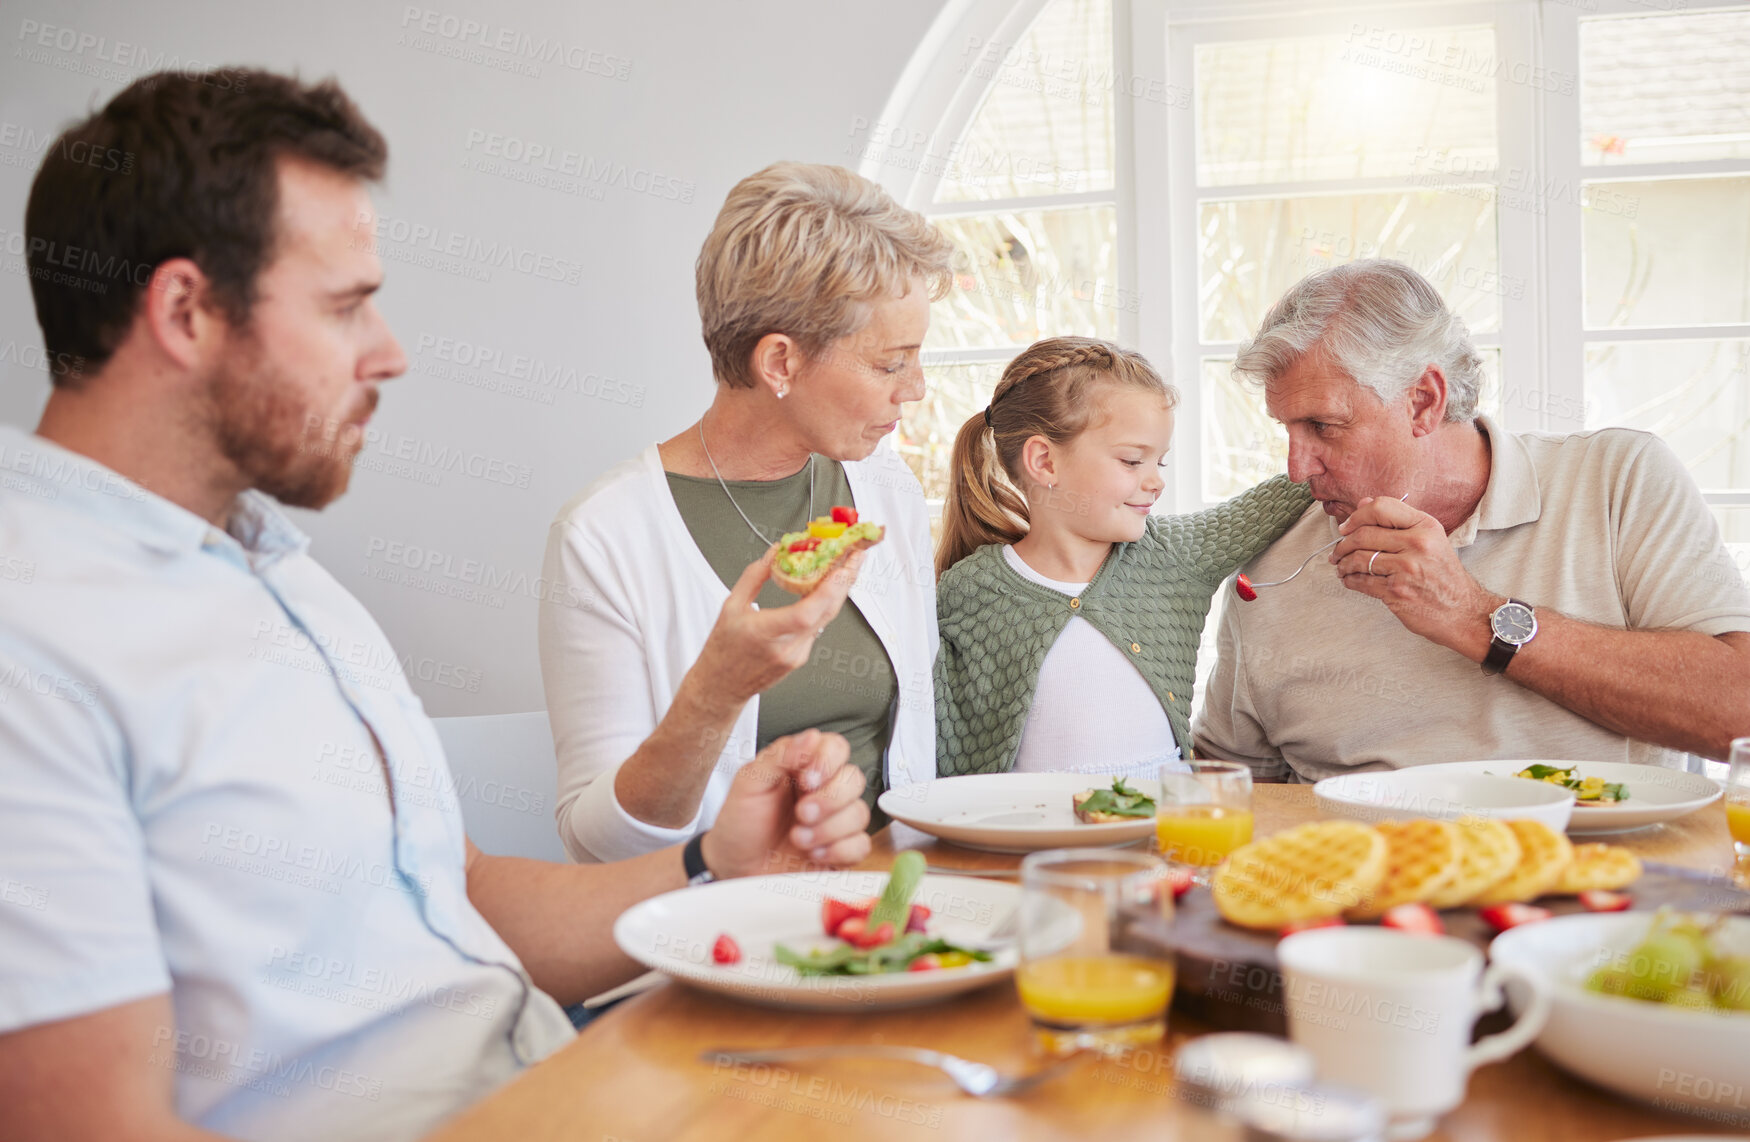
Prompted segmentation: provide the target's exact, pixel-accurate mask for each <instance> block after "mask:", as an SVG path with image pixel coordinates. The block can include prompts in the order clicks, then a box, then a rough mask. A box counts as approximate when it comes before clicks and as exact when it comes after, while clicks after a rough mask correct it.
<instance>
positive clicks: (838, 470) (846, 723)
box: [668, 456, 899, 831]
mask: <svg viewBox="0 0 1750 1142" xmlns="http://www.w3.org/2000/svg"><path fill="white" fill-rule="evenodd" d="M810 467H812V469H813V481H814V496H813V499H814V511H813V515H815V516H823V515H830V514H831V513H832V509H833V507H834V505H842V506H845V507H855V506H856V504H855V503H854V502H853V501H852V498H851V487H850V484H849V482H848V481H847V480H846V479H845V470H844V468H843V467H841V466H840V465H839V463H838V462H837V461H835V460H828V459H827V458H826V457H824V456H816V457H815V458H814V460H813V462H812V464H811V465H809V464H805V465H803V467H802V470H801V471H800V472H798V473H796V474H795V475H794V476H786V477H785V478H784V479H781V480H729V481H727V483H728V485H729V492H730V494H732V495H733V496H734V497H735V500H734V503H731V502H730V499H729V496H726V495H725V494H724V491H723V487H722V485H720V484H719V483H718V482H717V480H716V478H715V477H706V478H699V477H697V476H681V475H677V474H675V473H674V472H670V473H668V486H669V490H670V491H671V492H672V493H673V495H674V502H675V506H676V507H677V508H679V509H680V513H681V519H682V520H683V521H685V522H686V525H687V530H688V531H689V532H690V533H691V534H692V537H693V542H694V543H696V544H698V545H699V550H700V551H701V552H703V553H704V556H705V560H706V562H708V563H710V564H711V569H712V570H713V571H715V572H717V577H718V578H720V579H722V580H723V583H724V585H725V586H729V587H733V586H734V585H735V581H736V580H737V579H739V578H741V573H742V572H743V571H745V570H747V565H748V564H749V563H752V562H754V561H755V560H757V559H759V557H760V556H761V555H763V554H765V550H766V544H765V542H764V541H763V540H761V539H760V537H759V536H757V535H755V534H754V533H753V529H752V528H750V527H748V525H747V522H746V521H745V520H743V519H742V518H741V515H740V514H739V513H738V512H737V511H736V505H740V507H741V511H743V512H746V513H747V516H748V519H751V520H752V521H753V523H754V525H755V526H756V527H758V528H759V529H760V530H761V531H763V532H765V533H766V535H767V536H769V537H771V538H772V539H773V540H776V539H777V538H778V537H779V536H780V535H782V534H783V533H785V532H787V531H802V530H805V529H806V528H807V526H808V520H809V519H810V518H811V516H810V514H809V479H810V475H809V472H810ZM756 601H757V602H758V603H759V605H760V606H761V607H762V608H767V607H783V606H788V605H789V604H791V603H794V602H795V601H796V596H795V595H792V594H790V593H789V592H788V591H786V590H784V589H783V588H782V587H779V586H778V585H777V584H776V583H767V584H766V585H765V586H764V587H763V588H761V590H760V593H759V597H758V599H757V600H756ZM898 693H899V683H898V679H897V678H896V677H895V676H894V672H893V664H892V663H891V662H889V661H888V658H887V651H886V649H885V648H883V647H882V645H881V640H880V639H879V638H877V637H876V635H875V632H874V631H873V630H872V629H870V627H869V624H868V622H867V621H865V620H864V618H863V615H862V613H861V612H859V611H858V610H857V607H856V604H854V603H851V602H850V601H848V600H847V601H846V603H845V605H844V609H843V610H841V611H839V614H838V617H837V618H835V619H834V620H833V621H832V622H830V623H828V624H827V627H826V633H825V634H823V635H821V636H820V637H819V638H817V639H816V640H815V642H814V651H813V653H811V654H810V655H809V658H808V662H807V664H806V665H804V666H801V667H799V668H797V669H796V670H794V671H792V672H791V673H790V674H789V675H788V676H787V677H786V678H784V679H783V680H782V681H780V682H779V683H777V684H776V685H775V686H773V687H771V688H770V689H768V690H766V691H765V692H764V693H763V694H761V695H760V699H759V701H760V712H759V737H758V745H759V748H761V749H764V748H765V747H766V746H767V745H769V744H771V743H772V742H774V741H776V740H777V739H778V738H781V737H783V736H785V735H786V734H794V733H800V732H801V731H803V730H806V729H810V728H815V729H820V730H827V731H831V732H832V733H837V734H843V735H844V736H845V740H846V741H848V742H850V745H851V762H852V764H854V765H855V766H856V767H857V768H858V769H860V770H862V771H863V776H864V777H865V778H866V779H867V782H868V783H867V785H866V786H865V788H864V791H863V799H864V800H865V801H866V802H868V804H869V815H870V822H869V828H870V830H871V831H873V830H875V829H878V828H880V827H881V826H882V825H884V824H886V823H887V822H886V818H885V816H884V815H882V814H881V813H880V811H879V810H877V809H876V808H875V798H877V797H879V796H880V795H881V792H882V790H883V789H885V788H886V776H885V773H886V767H885V765H884V761H885V758H886V756H887V744H888V739H889V738H890V737H891V735H892V730H893V709H894V707H893V703H894V699H895V697H896V696H897V695H898Z"/></svg>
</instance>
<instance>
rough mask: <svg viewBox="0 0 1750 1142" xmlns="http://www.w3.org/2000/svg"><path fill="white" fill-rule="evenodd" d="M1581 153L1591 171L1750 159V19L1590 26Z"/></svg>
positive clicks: (1583, 55)
mask: <svg viewBox="0 0 1750 1142" xmlns="http://www.w3.org/2000/svg"><path fill="white" fill-rule="evenodd" d="M1676 6H1677V7H1682V5H1681V4H1678V5H1676ZM1580 153H1581V155H1582V156H1584V161H1585V162H1587V163H1590V164H1601V163H1611V162H1618V163H1622V162H1630V163H1663V162H1679V161H1685V162H1687V161H1694V160H1699V159H1735V158H1746V157H1750V11H1743V10H1739V11H1736V12H1698V13H1696V14H1694V15H1681V16H1632V17H1628V18H1620V17H1619V18H1616V19H1603V20H1585V21H1582V22H1581V24H1580Z"/></svg>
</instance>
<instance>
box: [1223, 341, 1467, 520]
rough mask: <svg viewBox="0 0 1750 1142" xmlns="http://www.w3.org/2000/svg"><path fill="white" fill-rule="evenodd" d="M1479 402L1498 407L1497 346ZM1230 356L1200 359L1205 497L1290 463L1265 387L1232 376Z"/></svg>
mask: <svg viewBox="0 0 1750 1142" xmlns="http://www.w3.org/2000/svg"><path fill="white" fill-rule="evenodd" d="M1481 356H1482V358H1483V388H1482V392H1480V393H1478V394H1477V408H1478V409H1479V410H1481V411H1483V412H1486V413H1488V414H1489V415H1491V416H1499V415H1500V413H1501V352H1500V350H1498V349H1484V350H1482V351H1481ZM1233 363H1234V362H1233V358H1232V357H1205V358H1204V359H1203V370H1202V372H1203V375H1202V377H1201V381H1202V384H1203V499H1204V500H1205V501H1206V502H1209V503H1214V502H1216V501H1218V500H1225V499H1227V498H1229V497H1230V496H1237V495H1239V494H1240V493H1241V492H1243V491H1245V490H1246V489H1247V488H1249V487H1251V486H1252V485H1253V484H1256V483H1257V482H1258V481H1260V480H1267V479H1269V478H1270V477H1271V476H1274V475H1275V474H1276V473H1278V472H1283V471H1286V470H1287V468H1288V433H1287V431H1286V430H1285V429H1284V428H1283V427H1282V426H1281V425H1280V424H1278V423H1277V422H1276V421H1274V420H1272V419H1271V418H1270V414H1269V413H1267V412H1265V411H1264V392H1263V390H1262V389H1260V388H1259V387H1258V386H1256V385H1250V384H1242V383H1241V382H1239V381H1237V380H1235V379H1234V378H1233V374H1232V372H1231V371H1230V370H1232V368H1233Z"/></svg>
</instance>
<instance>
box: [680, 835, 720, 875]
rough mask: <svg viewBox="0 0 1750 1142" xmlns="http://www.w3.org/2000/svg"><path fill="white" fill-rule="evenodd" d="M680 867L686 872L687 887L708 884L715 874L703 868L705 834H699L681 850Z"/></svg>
mask: <svg viewBox="0 0 1750 1142" xmlns="http://www.w3.org/2000/svg"><path fill="white" fill-rule="evenodd" d="M681 867H682V868H684V869H686V872H687V887H688V888H692V887H693V886H694V885H698V884H710V883H711V882H712V881H713V880H716V879H717V874H716V873H714V872H712V871H711V870H710V869H708V868H706V867H705V834H704V833H700V834H699V835H698V836H696V837H694V838H693V839H692V840H690V841H688V842H687V847H686V848H684V849H682V850H681Z"/></svg>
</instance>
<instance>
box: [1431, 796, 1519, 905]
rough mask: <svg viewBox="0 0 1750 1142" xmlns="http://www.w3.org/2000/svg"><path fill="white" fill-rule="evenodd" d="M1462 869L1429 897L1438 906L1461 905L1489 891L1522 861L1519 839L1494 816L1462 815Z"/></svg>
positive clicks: (1459, 829) (1457, 822) (1460, 829)
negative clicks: (1520, 858)
mask: <svg viewBox="0 0 1750 1142" xmlns="http://www.w3.org/2000/svg"><path fill="white" fill-rule="evenodd" d="M1454 823H1455V824H1456V825H1457V826H1458V835H1459V838H1460V842H1459V860H1458V872H1457V873H1455V874H1454V875H1453V877H1452V879H1451V880H1449V881H1447V883H1446V884H1445V886H1444V887H1442V888H1441V889H1440V891H1438V892H1436V893H1435V894H1434V895H1433V896H1430V897H1429V898H1428V903H1429V904H1431V905H1433V906H1434V907H1435V908H1457V907H1458V906H1459V905H1460V904H1464V903H1466V902H1468V901H1469V900H1471V899H1472V898H1473V897H1475V896H1477V895H1479V894H1481V893H1482V892H1485V891H1487V890H1488V889H1489V888H1490V887H1492V886H1493V885H1494V884H1495V882H1496V881H1499V880H1505V879H1506V878H1507V874H1508V873H1510V872H1512V871H1513V869H1514V868H1515V867H1516V866H1517V865H1518V864H1519V838H1518V837H1516V836H1514V835H1513V830H1512V829H1509V828H1508V827H1507V822H1505V821H1497V820H1495V819H1494V818H1492V817H1460V818H1459V819H1458V820H1457V821H1456V822H1454Z"/></svg>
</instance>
